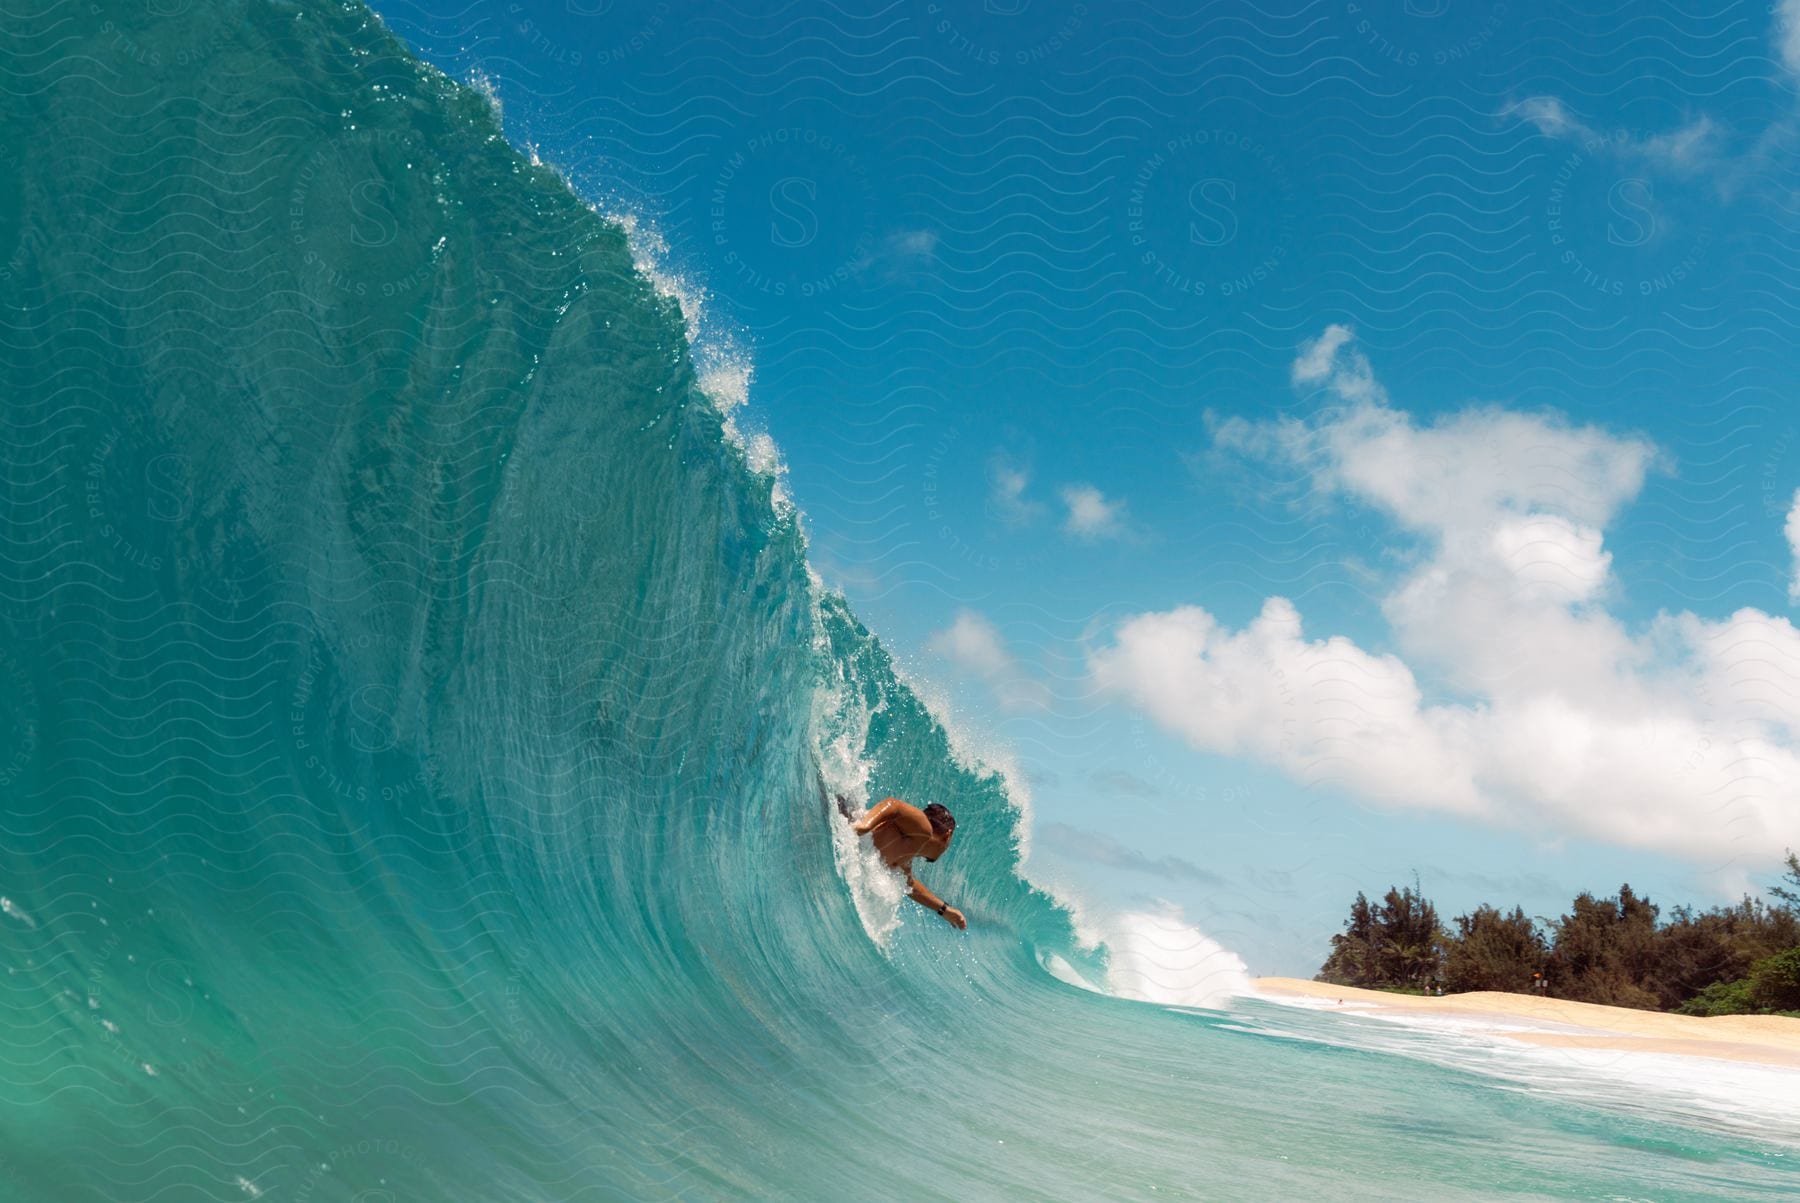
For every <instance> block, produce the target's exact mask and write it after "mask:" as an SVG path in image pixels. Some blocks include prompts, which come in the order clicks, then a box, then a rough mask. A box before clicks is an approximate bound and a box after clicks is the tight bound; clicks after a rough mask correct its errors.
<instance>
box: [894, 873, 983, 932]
mask: <svg viewBox="0 0 1800 1203" xmlns="http://www.w3.org/2000/svg"><path fill="white" fill-rule="evenodd" d="M906 884H907V885H909V886H911V887H912V889H911V890H910V891H909V892H908V893H907V895H906V896H907V897H908V898H911V899H912V900H913V901H914V902H916V903H918V904H919V905H920V906H922V907H924V908H925V909H926V910H928V911H936V912H937V913H938V914H940V915H942V916H943V917H944V921H945V922H946V923H948V924H950V926H951V927H954V928H956V929H958V930H959V931H962V930H967V928H968V926H969V921H968V920H967V919H965V918H963V913H962V912H961V911H959V910H957V909H956V908H955V907H953V906H951V905H950V904H949V903H947V902H945V901H944V900H943V899H942V898H939V897H938V896H937V895H936V894H933V893H932V892H931V891H930V890H928V889H926V888H925V883H924V882H922V881H920V880H919V879H918V878H916V877H914V876H913V875H912V874H910V873H909V874H907V875H906Z"/></svg>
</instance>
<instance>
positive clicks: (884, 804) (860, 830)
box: [838, 798, 969, 929]
mask: <svg viewBox="0 0 1800 1203" xmlns="http://www.w3.org/2000/svg"><path fill="white" fill-rule="evenodd" d="M838 809H839V810H840V811H841V812H843V815H844V817H845V818H847V819H850V820H851V830H853V831H855V832H856V834H858V835H867V836H869V837H871V838H872V839H873V840H874V842H875V850H876V851H877V852H879V853H881V859H883V860H885V861H886V862H887V863H888V865H889V866H890V867H891V868H895V869H900V870H903V871H904V872H905V873H906V884H907V886H908V887H910V889H909V892H908V894H907V896H908V897H909V898H911V899H912V900H913V901H914V902H916V903H918V904H919V905H920V906H922V907H925V908H926V909H927V910H933V911H936V912H937V913H938V914H940V915H942V916H943V917H944V919H945V920H946V921H948V922H949V923H950V924H951V925H952V926H953V927H956V928H959V929H961V928H967V927H968V926H969V922H968V920H967V919H965V918H963V913H962V912H961V911H959V910H957V909H956V908H955V907H953V906H951V905H950V904H949V903H947V902H945V901H944V900H943V899H941V898H939V897H938V896H937V895H936V894H933V893H932V892H931V891H930V890H928V889H926V888H925V886H924V884H923V883H922V882H920V881H919V880H918V879H917V878H916V877H914V876H913V873H912V863H913V859H914V858H915V857H920V856H923V857H924V858H925V859H926V860H928V861H934V860H936V859H937V858H938V857H940V856H942V855H943V854H944V851H945V849H947V848H949V847H950V840H951V838H952V837H953V836H954V835H955V833H956V820H955V819H953V818H951V817H950V812H949V811H947V810H945V809H944V808H943V807H941V806H937V807H933V808H932V809H933V811H934V812H936V814H937V822H935V823H934V822H933V821H932V819H933V816H932V815H929V814H927V813H926V812H925V811H923V810H920V809H919V808H918V807H916V806H913V805H911V804H910V803H906V802H902V801H901V800H900V799H898V798H884V799H883V800H882V801H880V802H879V803H877V804H876V805H875V806H873V807H871V808H870V809H869V810H868V811H866V812H865V813H864V814H863V815H862V817H861V818H857V817H855V816H854V815H852V814H851V813H850V806H849V804H848V803H847V802H845V801H844V799H842V798H839V799H838Z"/></svg>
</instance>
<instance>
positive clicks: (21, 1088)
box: [0, 0, 1796, 1203]
mask: <svg viewBox="0 0 1800 1203" xmlns="http://www.w3.org/2000/svg"><path fill="white" fill-rule="evenodd" d="M0 25H3V28H0V83H3V85H4V86H3V87H0V106H3V109H4V130H5V152H6V153H5V154H4V156H0V162H4V163H5V167H4V168H3V170H4V171H5V172H6V174H7V177H8V178H7V180H6V181H5V186H4V187H0V311H3V312H4V314H5V322H4V328H3V330H0V390H3V393H4V397H5V404H4V407H3V409H0V423H3V424H4V435H5V437H4V442H3V443H0V453H3V454H4V456H5V459H6V465H5V467H6V470H5V473H4V475H3V476H0V490H3V494H0V495H3V497H4V504H3V507H0V544H3V547H4V555H0V798H3V799H4V805H5V820H4V828H3V833H4V840H3V841H0V890H3V891H4V903H3V904H0V957H3V958H4V965H5V969H6V973H5V975H4V977H0V999H3V1000H4V1003H5V1009H6V1015H7V1018H8V1027H7V1034H6V1038H5V1040H4V1042H3V1043H0V1109H3V1114H4V1122H3V1123H0V1181H4V1183H5V1190H4V1195H5V1197H8V1198H19V1199H45V1200H48V1199H55V1200H85V1199H92V1200H115V1201H116V1200H140V1199H141V1200H150V1199H183V1200H185V1199H238V1198H265V1199H281V1200H359V1201H362V1203H373V1201H378V1200H379V1201H389V1200H396V1201H397V1200H437V1199H459V1200H461V1199H467V1200H484V1201H498V1200H543V1199H613V1198H631V1199H715V1198H734V1199H735V1198H782V1199H821V1200H828V1199H830V1200H835V1199H846V1198H848V1199H877V1198H896V1197H912V1198H926V1199H956V1200H971V1199H1070V1200H1077V1199H1080V1200H1087V1199H1095V1198H1115V1199H1152V1198H1158V1199H1163V1198H1224V1197H1247V1196H1248V1197H1263V1198H1297V1197H1310V1196H1313V1195H1316V1194H1317V1192H1318V1191H1319V1190H1320V1189H1325V1188H1326V1187H1324V1186H1323V1185H1322V1184H1330V1185H1329V1187H1328V1189H1330V1190H1332V1191H1333V1192H1334V1193H1335V1194H1337V1195H1339V1196H1342V1197H1349V1198H1358V1197H1367V1198H1391V1197H1430V1198H1435V1199H1445V1198H1476V1197H1481V1198H1486V1197H1493V1196H1495V1195H1517V1196H1520V1197H1541V1196H1559V1195H1565V1194H1567V1195H1584V1196H1587V1197H1602V1196H1607V1197H1625V1196H1631V1197H1644V1196H1653V1197H1655V1198H1658V1199H1671V1198H1678V1197H1733V1198H1743V1197H1750V1196H1757V1195H1762V1196H1767V1197H1775V1196H1778V1195H1783V1194H1790V1195H1791V1192H1792V1191H1793V1190H1794V1189H1795V1188H1796V1178H1795V1177H1794V1174H1793V1171H1792V1169H1791V1168H1790V1167H1791V1150H1790V1149H1789V1147H1788V1146H1787V1145H1785V1144H1783V1143H1781V1142H1779V1141H1775V1140H1772V1139H1767V1140H1765V1139H1760V1138H1757V1137H1755V1136H1753V1135H1748V1134H1745V1133H1744V1132H1743V1131H1741V1130H1740V1129H1737V1128H1734V1127H1732V1126H1731V1125H1730V1124H1723V1123H1714V1122H1710V1121H1706V1120H1705V1119H1704V1117H1699V1118H1696V1117H1693V1116H1689V1117H1687V1118H1686V1119H1685V1120H1683V1121H1682V1122H1675V1121H1674V1120H1671V1119H1670V1118H1669V1117H1668V1116H1667V1115H1664V1114H1659V1113H1656V1112H1655V1111H1654V1109H1651V1110H1649V1111H1646V1110H1644V1109H1642V1108H1638V1109H1633V1108H1632V1107H1630V1106H1627V1105H1624V1104H1623V1103H1621V1104H1618V1105H1593V1104H1589V1103H1584V1102H1581V1101H1578V1100H1575V1099H1573V1098H1559V1097H1557V1096H1556V1094H1555V1093H1554V1090H1553V1089H1551V1088H1552V1086H1553V1085H1554V1083H1553V1082H1551V1081H1549V1080H1548V1079H1541V1080H1539V1081H1537V1082H1536V1083H1535V1084H1533V1085H1532V1093H1524V1092H1522V1088H1521V1087H1520V1086H1519V1085H1518V1083H1517V1081H1512V1082H1506V1083H1496V1082H1494V1081H1491V1080H1490V1079H1487V1078H1483V1077H1481V1076H1479V1075H1477V1074H1475V1073H1472V1072H1470V1071H1469V1070H1467V1069H1466V1068H1458V1067H1455V1066H1446V1065H1439V1064H1432V1063H1430V1060H1429V1059H1428V1058H1427V1057H1425V1056H1424V1055H1423V1054H1421V1053H1419V1052H1418V1050H1407V1049H1398V1050H1396V1049H1393V1048H1386V1049H1383V1048H1377V1047H1375V1042H1370V1041H1363V1043H1362V1046H1358V1044H1357V1042H1356V1041H1354V1040H1350V1039H1349V1038H1347V1037H1346V1036H1345V1034H1344V1033H1343V1032H1342V1031H1339V1030H1337V1029H1331V1028H1329V1027H1328V1026H1323V1025H1322V1024H1321V1023H1320V1022H1318V1021H1311V1020H1305V1019H1303V1018H1300V1017H1291V1016H1290V1017H1287V1018H1285V1019H1281V1020H1277V1019H1275V1018H1273V1013H1272V1012H1268V1011H1267V1010H1266V1009H1265V1010H1258V1009H1257V1008H1256V1007H1255V1006H1253V1005H1248V1004H1246V1005H1245V1006H1243V1007H1240V1008H1239V1013H1238V1014H1236V1015H1235V1016H1227V1015H1224V1014H1221V1013H1216V1012H1203V1011H1197V1010H1192V1009H1188V1010H1181V1009H1170V1008H1157V1007H1151V1006H1147V1005H1144V1004H1141V1003H1132V1002H1126V1001H1122V1000H1120V999H1117V998H1112V997H1108V996H1106V995H1105V994H1102V993H1099V992H1096V991H1092V990H1083V989H1079V988H1076V987H1075V986H1073V985H1071V984H1069V982H1070V981H1072V980H1077V979H1079V980H1085V981H1090V982H1098V983H1103V982H1105V981H1106V980H1107V974H1108V972H1109V967H1108V965H1107V963H1106V960H1105V956H1104V954H1103V952H1102V951H1101V950H1098V949H1095V948H1091V947H1085V946H1084V945H1083V944H1082V942H1081V941H1080V940H1078V939H1077V938H1076V935H1075V931H1074V928H1073V926H1072V922H1071V919H1070V917H1069V915H1068V914H1067V913H1066V912H1064V911H1063V910H1061V909H1059V908H1058V907H1057V906H1056V905H1055V904H1054V902H1053V901H1052V900H1051V899H1050V898H1049V897H1047V896H1046V895H1044V894H1043V893H1042V892H1040V891H1038V890H1037V889H1035V888H1034V887H1033V886H1031V885H1030V884H1029V883H1028V882H1027V881H1026V879H1025V878H1024V876H1023V875H1022V873H1021V872H1020V854H1019V848H1018V843H1017V840H1018V835H1019V825H1020V823H1021V819H1020V817H1019V815H1018V813H1017V812H1016V811H1015V810H1014V809H1013V807H1012V805H1011V803H1010V802H1009V799H1008V794H1007V791H1006V783H1005V782H1004V781H1003V780H1002V779H1001V777H1000V776H998V775H996V774H994V773H991V772H987V771H984V770H979V769H971V768H969V767H967V766H966V765H964V764H963V763H961V762H960V761H959V760H958V758H957V757H956V756H955V755H953V753H952V749H951V746H950V743H949V741H948V739H947V737H946V734H945V731H944V729H943V727H942V726H941V725H940V724H939V723H938V722H937V721H936V720H934V719H933V717H932V716H931V715H930V713H928V711H927V710H926V709H925V708H924V707H923V706H922V705H921V704H920V703H919V701H918V699H917V698H916V697H914V695H913V694H912V692H911V691H910V690H908V689H907V688H906V687H905V685H904V684H902V683H901V682H900V681H899V680H898V679H897V678H896V676H895V673H894V670H893V666H892V665H891V663H890V662H889V661H888V658H887V656H886V654H885V653H884V652H883V651H882V649H881V647H880V646H879V644H878V643H877V642H876V640H875V639H874V638H873V637H872V636H871V635H870V634H869V633H868V632H867V631H866V630H864V629H863V628H862V627H861V626H860V625H859V624H858V623H857V622H856V620H855V619H854V617H853V616H852V615H851V614H850V613H849V612H848V611H847V610H846V608H845V607H844V606H843V604H842V602H841V600H839V599H836V598H834V597H831V596H828V595H825V594H823V593H821V592H820V591H819V590H818V589H817V588H816V587H815V586H814V585H813V584H812V583H811V582H810V581H809V578H808V573H807V569H806V564H805V559H804V547H803V541H802V539H801V536H800V534H799V532H798V529H797V526H796V522H795V519H794V516H793V515H792V513H791V512H790V511H788V510H787V509H786V508H785V507H784V506H783V505H782V504H780V503H779V501H778V500H777V499H776V498H774V497H773V496H772V487H771V482H770V481H769V479H768V478H767V477H764V476H759V475H757V474H756V473H754V472H752V471H750V470H749V469H748V468H747V467H746V464H745V461H744V455H743V453H742V452H741V450H740V449H739V448H738V447H737V445H736V444H735V442H734V441H733V439H732V438H731V437H729V432H728V431H726V430H725V429H724V428H723V427H722V423H721V419H720V417H719V415H718V412H717V411H716V410H715V409H714V407H713V406H712V405H710V404H709V403H708V402H707V400H706V399H705V397H704V396H703V395H702V394H701V392H700V391H699V390H698V389H697V387H696V381H695V373H694V369H693V366H692V362H691V359H690V356H689V350H688V347H687V345H686V342H685V338H684V333H683V326H682V322H681V317H680V314H679V312H678V310H677V308H676V306H675V305H674V304H673V303H672V302H671V301H670V300H668V299H667V298H664V297H661V296H659V295H658V294H657V293H656V292H655V290H654V289H653V288H652V286H651V285H650V283H649V282H648V281H647V280H646V278H645V277H644V275H643V274H641V273H640V272H639V271H638V270H636V269H635V268H634V266H633V262H632V259H631V256H630V253H629V250H628V247H627V245H626V241H625V238H624V235H623V234H622V233H621V232H620V230H619V229H617V228H616V227H614V226H612V225H609V224H608V223H606V222H604V221H602V220H601V219H600V218H598V217H597V216H596V215H595V214H594V213H593V212H591V211H590V210H589V208H587V207H586V206H585V205H583V204H582V203H580V201H579V200H578V199H577V198H576V197H574V196H573V195H571V193H570V192H569V191H568V190H567V189H566V188H565V187H564V186H563V185H562V183H561V182H560V181H559V180H558V179H557V178H556V177H555V176H554V175H552V174H551V173H550V172H548V171H546V170H544V169H542V168H539V167H535V166H533V165H532V164H530V163H529V162H527V161H526V160H525V159H523V158H521V157H520V156H519V155H518V154H516V153H515V152H514V151H513V150H512V149H511V148H509V147H508V146H507V145H506V144H505V142H504V140H503V139H502V138H501V136H500V134H499V131H498V126H497V124H496V122H495V119H494V116H493V114H492V113H491V112H490V111H489V108H488V106H487V102H486V101H485V100H484V99H483V98H482V97H481V96H480V95H479V94H477V93H474V92H471V91H468V90H464V89H462V88H459V87H457V86H455V85H453V84H452V83H451V82H449V81H447V80H446V79H444V78H443V77H442V76H441V75H439V74H437V73H436V72H434V71H432V70H431V69H429V68H427V67H425V66H423V65H421V64H420V63H418V62H417V61H416V60H414V59H413V58H411V57H410V56H409V55H408V54H407V53H406V52H405V51H404V50H403V48H402V47H400V46H399V45H398V44H397V43H396V42H395V41H394V40H393V39H391V38H390V37H389V36H388V35H387V34H386V33H385V32H384V31H383V30H382V28H381V27H380V26H379V24H378V23H377V22H376V21H375V20H374V19H373V18H372V16H371V15H370V14H369V13H368V12H367V11H366V10H365V9H363V8H361V7H359V6H357V5H355V4H347V5H323V4H313V3H299V4H295V3H286V2H282V0H252V2H250V3H248V4H240V3H229V2H228V3H223V4H219V5H215V6H190V5H187V4H184V3H181V2H180V0H177V2H175V3H170V4H151V5H149V6H148V7H145V6H141V5H134V6H127V5H124V4H119V5H90V4H87V3H51V4H47V5H39V6H27V7H26V8H25V9H22V10H20V11H18V12H9V13H8V14H7V16H6V19H5V21H4V22H3V23H0ZM834 790H845V791H848V792H850V793H851V794H853V795H854V796H855V797H856V799H857V800H858V801H861V800H864V799H867V798H871V797H880V796H881V795H883V794H886V793H896V794H900V795H902V796H905V797H908V798H911V799H914V800H915V801H919V802H924V801H929V800H942V801H945V802H947V803H949V804H950V805H952V806H953V808H954V809H955V811H956V813H957V816H958V819H959V826H958V833H957V837H956V844H955V846H954V848H953V850H952V852H951V853H950V854H949V855H947V856H946V857H945V858H944V859H943V860H942V861H941V862H939V863H938V864H936V865H934V866H932V867H931V871H930V873H929V874H928V875H927V879H928V880H929V881H930V882H931V883H932V884H933V886H934V887H936V888H938V889H939V890H940V891H941V892H942V893H944V894H945V895H946V896H947V897H949V898H950V899H952V900H953V901H955V902H956V904H957V905H959V906H960V907H962V909H964V910H965V911H966V912H967V913H968V916H969V919H970V929H969V931H968V932H967V933H966V934H956V933H953V932H951V931H950V929H949V928H948V927H946V926H944V925H942V924H940V923H938V922H937V921H936V920H935V919H934V918H933V917H931V916H928V915H925V914H924V913H923V912H920V911H917V910H916V909H915V910H913V911H912V913H911V914H903V913H901V912H900V911H898V909H897V906H896V904H895V902H894V900H893V893H892V883H891V882H888V883H886V884H885V885H884V883H883V880H882V878H881V875H880V874H879V873H871V872H870V871H869V867H868V865H867V864H866V862H864V861H862V860H860V859H859V856H860V855H861V854H860V853H858V852H857V851H856V850H855V849H854V848H852V847H851V846H850V845H849V844H848V843H847V842H846V841H844V840H843V839H842V836H841V833H838V834H834V830H835V824H836V819H835V818H834V817H833V813H832V810H831V808H830V807H829V805H828V795H829V794H830V793H831V792H833V791H834ZM884 891H885V893H884ZM1167 951H1168V955H1169V958H1170V965H1171V966H1173V965H1174V963H1175V962H1176V961H1178V960H1180V958H1181V955H1182V950H1180V949H1177V948H1171V949H1169V950H1167ZM1153 959H1154V958H1153ZM1045 965H1053V966H1055V967H1057V973H1055V974H1053V973H1050V972H1046V971H1045V968H1044V966H1045ZM1309 1025H1310V1026H1309Z"/></svg>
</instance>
